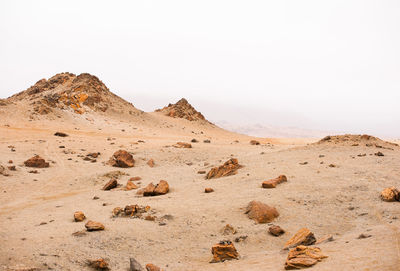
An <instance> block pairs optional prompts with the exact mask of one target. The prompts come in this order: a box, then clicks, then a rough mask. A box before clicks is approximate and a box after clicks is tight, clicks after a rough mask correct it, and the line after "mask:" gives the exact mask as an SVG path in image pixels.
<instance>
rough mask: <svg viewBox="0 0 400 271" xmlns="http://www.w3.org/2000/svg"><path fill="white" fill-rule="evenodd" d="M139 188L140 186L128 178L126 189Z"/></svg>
mask: <svg viewBox="0 0 400 271" xmlns="http://www.w3.org/2000/svg"><path fill="white" fill-rule="evenodd" d="M137 188H138V186H137V185H136V184H134V183H133V182H131V181H130V180H128V181H127V182H126V187H125V189H126V190H128V191H129V190H132V189H137Z"/></svg>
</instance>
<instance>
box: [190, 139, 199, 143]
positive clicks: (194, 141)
mask: <svg viewBox="0 0 400 271" xmlns="http://www.w3.org/2000/svg"><path fill="white" fill-rule="evenodd" d="M190 142H192V143H197V142H199V141H198V140H197V139H196V138H193V139H192V140H191V141H190Z"/></svg>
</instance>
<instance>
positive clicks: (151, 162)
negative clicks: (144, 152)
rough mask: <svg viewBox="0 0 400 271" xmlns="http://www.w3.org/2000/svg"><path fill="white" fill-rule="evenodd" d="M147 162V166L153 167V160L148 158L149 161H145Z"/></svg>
mask: <svg viewBox="0 0 400 271" xmlns="http://www.w3.org/2000/svg"><path fill="white" fill-rule="evenodd" d="M147 164H148V165H149V167H154V160H153V159H150V160H149V161H147Z"/></svg>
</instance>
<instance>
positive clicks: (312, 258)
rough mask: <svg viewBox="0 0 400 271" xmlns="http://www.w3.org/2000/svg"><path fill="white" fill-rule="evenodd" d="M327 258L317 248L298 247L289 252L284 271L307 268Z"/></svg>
mask: <svg viewBox="0 0 400 271" xmlns="http://www.w3.org/2000/svg"><path fill="white" fill-rule="evenodd" d="M327 257H328V256H325V255H323V254H322V253H321V249H319V248H318V247H308V246H298V247H296V248H293V249H291V250H290V251H289V254H288V257H287V259H286V263H285V269H286V270H290V269H301V268H307V267H310V266H313V265H315V264H316V263H318V262H320V261H321V260H322V259H324V258H327Z"/></svg>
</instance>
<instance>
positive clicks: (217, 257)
mask: <svg viewBox="0 0 400 271" xmlns="http://www.w3.org/2000/svg"><path fill="white" fill-rule="evenodd" d="M211 253H212V255H213V259H212V260H211V262H212V263H217V262H223V261H226V260H232V259H238V258H239V253H238V252H237V251H236V248H235V246H234V245H233V244H232V242H231V241H221V242H219V243H218V244H215V245H213V246H212V248H211Z"/></svg>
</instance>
